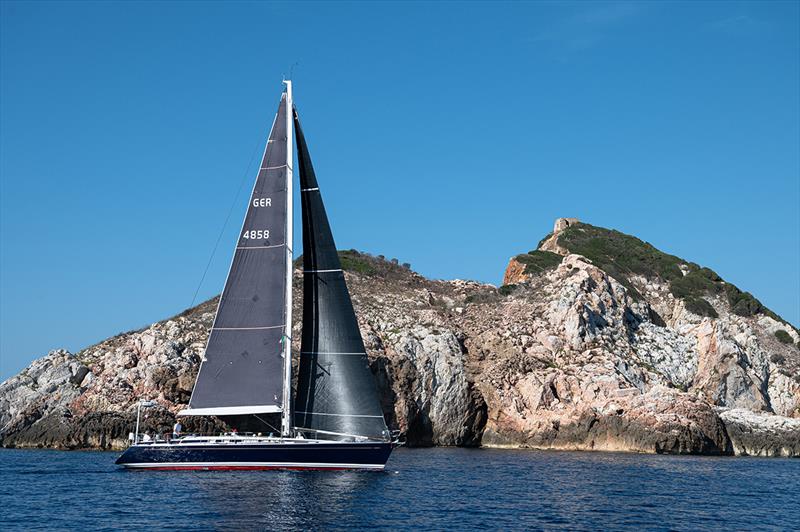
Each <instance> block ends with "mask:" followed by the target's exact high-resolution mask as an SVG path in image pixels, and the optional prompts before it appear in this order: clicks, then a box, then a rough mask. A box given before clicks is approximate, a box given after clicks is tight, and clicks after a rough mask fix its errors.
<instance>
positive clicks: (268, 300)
mask: <svg viewBox="0 0 800 532" xmlns="http://www.w3.org/2000/svg"><path fill="white" fill-rule="evenodd" d="M286 100H287V95H286V93H284V94H283V96H282V97H281V102H280V105H279V107H278V114H277V116H276V117H275V122H274V123H273V125H272V131H271V132H270V135H269V141H268V142H267V147H266V149H265V151H264V157H263V159H262V162H261V167H260V169H259V172H258V177H257V178H256V182H255V185H254V187H253V193H252V195H251V197H250V203H249V205H248V208H247V215H246V216H245V219H244V224H243V226H242V231H241V233H240V235H239V240H238V242H237V244H236V250H235V252H234V256H233V262H232V264H231V268H230V272H229V273H228V279H227V281H226V283H225V289H224V290H223V292H222V297H221V298H220V303H219V307H218V309H217V315H216V317H215V319H214V324H213V326H212V329H211V334H210V336H209V339H208V346H207V347H206V351H205V356H204V358H203V362H202V364H201V366H200V373H199V374H198V376H197V382H196V383H195V387H194V391H193V392H192V398H191V400H190V402H189V408H188V409H187V410H184V411H183V412H182V414H184V415H236V414H258V413H263V412H279V411H281V410H282V409H283V406H284V405H283V402H284V399H283V383H284V361H283V356H282V353H283V343H282V342H283V338H284V333H285V324H286V314H285V313H286V268H287V260H288V258H287V249H286V232H287V198H288V191H287V171H288V169H287V146H288V142H287V116H286V113H287V112H288V110H287V101H286Z"/></svg>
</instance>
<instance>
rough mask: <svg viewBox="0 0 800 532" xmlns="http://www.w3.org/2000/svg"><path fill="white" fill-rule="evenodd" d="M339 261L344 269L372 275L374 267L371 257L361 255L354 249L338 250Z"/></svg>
mask: <svg viewBox="0 0 800 532" xmlns="http://www.w3.org/2000/svg"><path fill="white" fill-rule="evenodd" d="M339 261H340V262H341V263H342V269H343V270H345V271H350V272H356V273H360V274H362V275H372V274H374V273H375V267H374V266H373V265H372V260H371V257H369V256H368V255H363V254H361V253H359V252H358V251H356V250H354V249H351V250H347V251H339Z"/></svg>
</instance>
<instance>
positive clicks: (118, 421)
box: [0, 219, 800, 456]
mask: <svg viewBox="0 0 800 532" xmlns="http://www.w3.org/2000/svg"><path fill="white" fill-rule="evenodd" d="M589 228H591V229H589ZM597 230H598V228H592V227H591V226H586V225H584V224H581V223H580V222H578V221H577V220H576V219H560V220H559V221H557V222H556V227H555V231H554V232H553V234H552V235H550V236H548V237H547V238H546V239H545V240H543V241H542V244H541V247H540V249H539V250H536V251H535V252H531V253H529V254H525V256H519V260H516V259H512V263H513V262H516V264H510V265H509V269H508V270H507V275H506V277H507V279H508V277H509V273H508V272H509V271H512V270H513V275H511V278H512V280H513V283H507V286H503V287H501V288H499V289H498V288H496V287H494V286H491V285H485V284H480V283H475V282H470V281H460V280H456V281H431V280H427V279H425V278H423V277H421V276H419V275H417V274H416V273H414V272H412V271H411V270H410V269H408V268H405V267H401V266H399V265H397V264H396V262H388V261H385V260H383V259H382V258H374V257H370V256H368V255H363V254H359V253H357V252H352V251H351V252H343V253H342V256H343V265H344V267H345V269H346V270H347V272H346V276H347V282H348V285H349V287H350V289H351V292H352V294H353V300H354V304H355V307H356V312H357V314H358V318H359V324H360V326H361V332H362V336H363V337H364V342H365V344H366V347H367V351H368V353H369V357H370V362H371V367H372V370H373V373H374V374H375V377H376V381H377V383H378V386H379V389H380V391H381V397H382V403H383V408H384V413H385V415H386V419H387V421H388V422H389V424H390V426H391V427H392V428H396V429H399V430H401V431H402V432H403V433H404V434H405V436H406V438H407V441H408V442H409V444H411V445H422V446H425V445H461V446H475V445H484V446H493V447H532V448H552V449H577V450H621V451H635V452H649V453H704V454H752V455H761V456H798V455H800V445H799V444H798V438H800V352H799V351H798V344H797V342H798V341H799V340H800V336H798V334H797V331H796V330H795V329H794V328H793V327H792V326H790V325H788V324H786V323H784V322H782V321H781V320H780V318H779V317H777V316H775V315H774V314H772V313H770V312H769V311H768V310H767V309H764V308H763V307H760V306H759V305H760V304H758V305H757V303H758V302H757V300H755V299H754V298H752V296H749V294H746V293H741V292H739V291H738V289H736V288H735V287H731V286H729V285H726V284H724V282H723V281H721V280H717V278H715V277H713V276H711V275H710V274H707V273H703V270H701V269H699V267H697V266H696V265H692V264H691V263H683V262H681V261H680V259H677V258H676V257H672V259H675V260H676V261H678V262H677V263H676V264H674V265H673V264H671V263H670V264H667V266H664V264H666V263H665V261H667V259H664V257H671V256H667V255H664V254H661V255H664V257H662V256H661V255H658V253H660V252H658V251H657V250H655V249H654V248H652V247H650V248H643V249H644V250H645V251H644V252H646V258H647V260H651V259H652V260H653V261H655V262H654V264H658V265H659V268H662V270H659V271H660V272H661V273H659V274H658V275H655V274H653V273H652V272H651V271H650V270H647V269H641V271H633V269H632V268H630V267H628V270H631V271H629V272H628V273H626V274H621V273H620V271H621V270H614V267H613V266H614V264H618V263H620V260H619V259H618V260H617V262H616V263H609V264H611V265H610V266H609V265H606V264H605V263H603V260H601V259H602V257H594V258H592V259H590V258H588V257H587V256H584V255H580V254H577V253H574V252H573V251H572V250H571V248H573V247H574V246H575V245H577V244H576V242H579V243H580V242H583V241H582V240H580V238H582V237H585V235H581V234H577V235H576V234H574V233H573V232H575V231H587V232H588V231H594V232H592V233H591V234H592V235H600V236H592V238H606V237H603V236H602V235H603V234H604V233H602V232H598V231H597ZM603 231H605V230H603ZM608 233H609V236H608V237H607V239H608V242H610V243H613V242H617V241H621V242H624V243H625V245H626V246H629V245H631V240H630V239H633V237H628V236H627V235H622V236H620V235H621V233H616V232H608ZM622 237H625V238H622ZM620 239H622V240H620ZM626 239H628V240H626ZM633 240H635V241H636V242H641V241H638V240H636V239H633ZM600 244H604V242H594V243H593V244H592V246H591V247H590V249H598V247H599V248H602V246H601V245H600ZM634 244H635V242H634ZM642 244H643V245H644V243H642ZM637 245H638V244H637ZM542 247H547V249H546V250H545V249H542ZM626 249H627V248H626ZM627 252H628V251H626V253H627ZM644 252H643V253H644ZM554 253H558V255H554ZM554 257H556V258H555V260H554ZM648 257H649V258H648ZM672 259H669V260H672ZM667 262H669V261H667ZM673 266H674V268H673ZM667 267H669V268H671V269H666V270H665V269H664V268H667ZM608 270H614V273H613V274H612V273H611V272H609V271H608ZM684 270H685V273H683V272H684ZM664 271H666V272H668V273H664ZM670 272H671V273H670ZM697 272H700V273H697ZM711 273H713V272H711ZM701 274H702V275H704V276H705V277H703V278H704V279H706V278H707V279H710V280H709V283H711V284H707V285H703V286H707V288H708V290H709V292H708V293H703V294H701V295H698V294H697V293H695V292H691V293H687V292H686V291H685V290H684V289H683V288H681V287H682V285H681V283H682V282H684V281H682V279H683V278H684V277H690V276H697V275H701ZM299 281H300V278H299V275H296V276H295V284H296V288H297V293H299V291H300V282H299ZM693 283H694V284H692V286H694V285H695V284H697V283H696V282H694V281H693ZM676 286H677V287H678V288H681V290H683V291H680V290H678V289H677V288H676ZM675 294H678V295H675ZM748 297H749V298H750V299H748ZM698 298H700V299H702V300H703V302H704V303H705V304H704V303H703V302H699V301H698ZM300 302H301V298H300V297H299V294H298V297H297V298H296V299H295V305H296V307H297V308H296V310H295V316H301V315H302V313H301V312H300V311H299V310H300V309H299V305H300ZM754 302H755V303H754ZM706 305H707V306H706ZM215 308H216V300H211V301H208V302H206V303H204V304H202V305H200V306H198V307H195V308H193V309H190V310H188V311H186V312H184V313H183V314H181V315H179V316H175V317H173V318H171V319H169V320H165V321H162V322H159V323H156V324H153V325H152V326H150V327H148V328H146V329H143V330H140V331H133V332H130V333H126V334H123V335H119V336H116V337H114V338H111V339H109V340H106V341H104V342H102V343H100V344H97V345H95V346H92V347H90V348H87V349H85V350H83V351H80V352H78V353H77V354H75V355H72V354H70V353H67V352H65V351H53V352H51V353H50V354H49V355H47V356H46V357H44V358H42V359H40V360H37V361H35V362H34V363H33V364H31V366H30V367H29V368H27V369H26V370H25V371H23V372H22V373H20V374H19V375H17V376H15V377H13V378H11V379H9V380H8V381H6V382H5V383H3V384H2V385H0V439H2V444H3V445H6V446H50V447H67V448H76V447H97V448H117V447H120V446H123V445H124V443H125V437H126V436H127V433H128V432H129V431H130V430H131V427H132V423H133V420H134V417H135V407H136V401H137V400H138V399H139V398H143V397H146V398H149V399H153V400H155V401H156V402H157V403H158V405H159V406H158V407H156V408H153V409H149V410H148V411H147V415H148V418H147V419H146V420H145V426H146V427H150V428H152V430H166V429H167V428H168V427H169V426H170V424H171V423H172V421H173V419H174V413H175V412H177V411H178V410H179V409H180V408H182V406H183V405H185V404H186V402H187V401H188V398H189V395H190V393H191V389H192V385H193V382H194V377H195V375H196V372H197V367H198V364H199V360H200V354H201V353H202V350H203V349H204V347H205V339H206V335H207V330H208V328H209V326H210V324H211V320H212V319H213V314H214V310H215ZM708 308H711V311H713V313H714V314H715V315H716V316H715V317H711V316H708V315H705V314H710V311H709V310H708ZM299 331H300V324H299V323H296V324H295V331H294V334H293V336H294V338H297V339H299V338H300V334H298V333H299ZM777 331H784V332H785V334H786V335H788V336H789V337H790V338H791V339H792V342H793V343H788V342H786V341H785V338H784V339H783V340H780V339H779V338H778V336H776V332H777ZM293 347H294V349H295V351H298V350H299V345H298V344H296V345H294V346H293ZM191 423H194V424H195V425H191V426H188V427H187V430H197V431H201V430H214V429H216V428H218V427H220V426H221V425H220V424H219V422H218V421H217V420H213V419H212V420H202V419H196V420H192V421H191ZM203 423H205V424H203Z"/></svg>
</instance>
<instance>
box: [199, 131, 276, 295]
mask: <svg viewBox="0 0 800 532" xmlns="http://www.w3.org/2000/svg"><path fill="white" fill-rule="evenodd" d="M261 142H262V141H260V140H259V141H258V142H257V143H256V146H255V148H253V154H252V155H251V156H250V162H248V163H247V168H246V169H245V171H244V175H242V181H241V183H239V189H238V190H237V191H236V196H234V198H233V202H232V203H231V208H230V209H228V215H227V216H226V217H225V222H223V224H222V229H220V231H219V235H217V241H216V242H215V243H214V249H212V250H211V256H210V257H208V263H207V264H206V269H205V270H203V276H202V277H201V278H200V282H199V283H197V288H196V289H195V291H194V296H192V304H191V305H189V308H192V307H194V303H195V301H197V294H198V293H199V292H200V287H202V286H203V281H205V280H206V275H207V274H208V269H209V268H210V267H211V262H212V261H213V260H214V255H215V254H216V253H217V248H218V247H219V243H220V240H222V235H223V234H225V228H226V227H228V222H229V221H230V219H231V215H232V214H233V211H234V210H235V208H236V203H237V202H238V201H239V195H240V194H241V193H242V187H244V184H245V182H246V181H247V176H248V175H250V167H251V166H253V160H254V159H255V158H256V155H257V154H258V147H259V146H261Z"/></svg>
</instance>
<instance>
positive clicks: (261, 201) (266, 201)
mask: <svg viewBox="0 0 800 532" xmlns="http://www.w3.org/2000/svg"><path fill="white" fill-rule="evenodd" d="M253 207H272V198H253Z"/></svg>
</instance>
